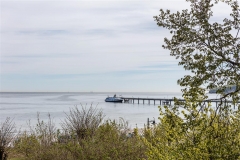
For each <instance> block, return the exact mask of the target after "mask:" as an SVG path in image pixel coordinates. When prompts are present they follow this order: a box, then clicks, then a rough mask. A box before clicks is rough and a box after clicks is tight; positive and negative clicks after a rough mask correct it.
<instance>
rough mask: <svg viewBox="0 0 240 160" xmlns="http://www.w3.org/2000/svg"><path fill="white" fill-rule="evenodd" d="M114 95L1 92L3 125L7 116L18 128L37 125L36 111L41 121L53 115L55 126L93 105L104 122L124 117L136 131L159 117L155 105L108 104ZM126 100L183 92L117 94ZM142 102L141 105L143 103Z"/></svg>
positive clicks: (0, 106) (171, 95)
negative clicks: (75, 111)
mask: <svg viewBox="0 0 240 160" xmlns="http://www.w3.org/2000/svg"><path fill="white" fill-rule="evenodd" d="M114 94H115V93H0V122H3V121H4V120H5V119H6V117H11V118H14V122H15V124H16V126H17V128H22V129H27V128H28V125H27V122H28V121H29V120H31V124H32V125H33V124H36V117H37V112H39V113H40V118H41V119H42V120H43V121H47V114H48V113H50V114H51V117H52V118H53V120H54V122H55V124H56V126H57V127H58V128H60V123H61V122H62V121H63V120H64V118H65V114H66V113H68V112H69V109H70V108H73V107H74V106H75V105H77V106H78V107H81V106H80V104H82V105H84V106H85V105H86V106H87V107H89V106H90V105H91V104H93V106H94V107H95V106H97V108H99V109H102V110H103V112H104V114H105V115H106V117H105V119H112V120H113V119H117V120H118V119H119V117H122V118H124V119H125V120H127V121H128V122H129V126H130V127H131V128H134V127H135V126H136V124H137V126H138V127H139V128H142V127H143V126H144V124H146V122H147V118H150V119H153V117H154V118H155V119H156V122H157V123H158V120H157V117H158V116H159V111H158V105H157V104H156V105H154V104H136V103H135V104H131V103H130V104H129V103H106V102H105V101H104V100H105V98H106V97H107V96H113V95H114ZM116 94H117V95H122V96H123V97H139V98H147V97H148V98H172V97H174V96H175V97H178V98H180V97H181V93H116ZM141 103H142V102H141ZM152 103H153V102H152Z"/></svg>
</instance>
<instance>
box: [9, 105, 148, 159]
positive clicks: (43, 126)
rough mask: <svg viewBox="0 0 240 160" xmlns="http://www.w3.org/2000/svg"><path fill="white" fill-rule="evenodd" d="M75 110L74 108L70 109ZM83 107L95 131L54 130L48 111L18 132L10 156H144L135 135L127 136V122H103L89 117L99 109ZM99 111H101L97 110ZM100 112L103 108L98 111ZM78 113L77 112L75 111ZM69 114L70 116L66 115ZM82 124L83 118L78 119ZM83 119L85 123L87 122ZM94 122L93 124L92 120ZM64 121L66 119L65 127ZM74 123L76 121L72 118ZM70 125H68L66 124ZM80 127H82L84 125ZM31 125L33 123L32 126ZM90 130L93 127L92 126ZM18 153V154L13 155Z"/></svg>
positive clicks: (85, 157)
mask: <svg viewBox="0 0 240 160" xmlns="http://www.w3.org/2000/svg"><path fill="white" fill-rule="evenodd" d="M71 111H72V112H73V111H76V110H74V109H72V110H71ZM92 111H93V110H92V108H91V107H90V108H89V109H87V108H84V109H83V110H78V113H81V116H83V117H84V119H87V120H88V122H91V123H90V124H91V125H88V129H90V130H91V126H94V133H91V134H86V136H84V137H81V138H79V137H78V135H77V134H76V133H77V132H76V130H68V131H70V132H65V131H66V130H63V132H61V131H60V130H55V129H54V128H55V126H54V124H53V123H52V119H51V118H50V115H49V120H48V122H44V121H41V120H40V118H39V114H38V122H37V125H36V126H35V127H34V129H31V133H30V134H27V132H25V133H24V134H22V135H19V137H18V139H17V140H16V142H15V144H14V147H13V149H12V156H11V157H13V158H16V157H18V158H21V159H22V160H23V159H25V160H73V159H89V160H91V159H93V160H94V159H116V160H122V159H124V160H125V159H133V160H134V159H143V158H146V156H145V151H146V147H145V146H144V144H143V143H142V141H139V139H138V137H137V136H136V134H137V132H136V131H135V136H132V137H129V136H128V132H130V129H129V128H128V123H127V122H126V121H124V120H123V119H122V118H120V120H119V122H117V121H115V120H114V121H111V120H108V121H106V122H104V123H102V124H99V123H98V122H100V121H94V122H93V121H92V120H94V119H97V118H98V116H99V115H100V114H99V113H98V111H99V110H96V109H95V110H94V111H95V112H94V115H93V114H89V113H93V112H92ZM100 112H101V111H100ZM101 114H102V112H101ZM78 115H79V114H78ZM68 118H69V117H68ZM78 122H80V123H81V124H79V125H82V121H78ZM88 122H86V121H84V124H89V123H88ZM95 122H96V124H93V123H95ZM66 125H67V123H65V127H66ZM75 125H77V123H76V122H75ZM68 127H69V128H70V127H71V126H68ZM83 127H85V126H84V125H83ZM31 128H32V127H31ZM50 128H51V129H50ZM91 131H92V130H91ZM16 155H17V156H16Z"/></svg>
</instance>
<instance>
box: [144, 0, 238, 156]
mask: <svg viewBox="0 0 240 160" xmlns="http://www.w3.org/2000/svg"><path fill="white" fill-rule="evenodd" d="M187 1H188V2H190V7H191V9H190V10H183V11H182V12H177V13H171V12H170V10H167V11H163V10H160V15H159V16H155V17H154V18H155V21H156V22H157V24H158V25H159V26H161V27H164V28H167V29H168V30H170V33H171V34H172V37H171V39H167V38H165V39H164V41H165V43H166V45H163V48H165V49H169V50H170V52H171V55H172V56H175V57H176V59H179V60H180V62H179V65H182V66H183V67H184V68H185V69H186V70H190V71H191V72H192V74H191V75H186V76H184V78H181V79H180V80H178V83H179V84H180V86H182V87H184V89H183V90H182V92H183V97H184V99H185V101H184V102H183V101H178V100H177V99H175V105H174V106H171V107H167V106H165V107H164V109H161V108H160V117H159V120H160V123H159V124H158V125H157V126H156V127H155V128H153V129H150V130H147V129H145V136H144V138H142V139H143V142H144V143H145V145H146V146H147V152H146V154H147V156H148V159H214V160H215V159H240V154H239V153H240V139H239V138H240V137H239V136H240V109H238V110H233V105H236V104H238V101H239V91H240V87H239V79H240V63H239V58H240V57H239V55H240V54H239V47H240V43H239V42H240V41H239V36H238V34H239V30H240V19H239V17H240V14H239V6H238V2H237V1H234V0H222V2H224V3H226V4H227V5H229V6H230V7H231V9H232V13H230V18H225V19H224V20H223V22H222V23H221V24H220V23H217V22H213V21H212V19H211V18H212V16H213V11H212V7H213V6H214V5H216V4H217V3H219V1H218V0H215V1H212V0H187ZM233 34H235V35H233ZM229 85H230V86H231V85H235V86H236V90H235V91H233V92H230V93H224V90H225V89H226V87H229ZM212 88H217V93H219V94H222V96H221V97H220V98H219V103H218V104H217V105H216V107H213V106H211V103H210V102H211V100H209V103H206V102H205V100H207V98H208V96H207V95H206V91H207V90H208V89H212ZM229 99H230V100H232V101H233V102H232V103H231V104H230V103H229V104H228V103H227V100H229ZM238 106H239V105H238ZM239 107H240V106H239Z"/></svg>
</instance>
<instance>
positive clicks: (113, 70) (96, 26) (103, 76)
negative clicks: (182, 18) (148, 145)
mask: <svg viewBox="0 0 240 160" xmlns="http://www.w3.org/2000/svg"><path fill="white" fill-rule="evenodd" d="M161 8H162V9H170V10H171V11H172V12H176V11H177V10H179V11H180V10H182V9H186V8H189V3H188V2H186V1H185V0H150V1H147V0H120V1H117V0H111V1H110V0H109V1H102V0H95V1H91V0H85V1H84V0H78V1H74V0H71V1H67V0H61V1H58V0H52V1H49V0H41V1H40V0H32V1H23V0H1V2H0V10H1V12H0V16H1V20H0V27H1V28H0V54H1V55H0V63H1V66H0V92H180V90H181V88H180V86H179V85H178V84H177V80H178V79H180V78H182V77H183V76H184V75H186V74H189V72H188V71H185V70H184V69H183V67H182V66H178V60H176V59H175V57H171V56H170V51H169V50H164V49H163V48H162V45H163V44H164V41H163V39H164V37H169V36H170V34H169V31H168V30H166V29H163V28H160V27H158V26H157V24H156V22H155V21H154V19H153V16H156V15H158V14H159V9H161ZM226 11H227V9H226V5H221V4H220V5H219V7H218V8H217V9H216V11H215V12H214V13H216V14H215V15H216V17H215V18H216V19H217V20H218V19H221V18H222V17H224V16H225V15H226V13H227V12H226Z"/></svg>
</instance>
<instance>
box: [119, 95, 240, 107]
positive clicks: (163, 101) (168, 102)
mask: <svg viewBox="0 0 240 160" xmlns="http://www.w3.org/2000/svg"><path fill="white" fill-rule="evenodd" d="M119 98H121V99H123V102H124V103H133V104H134V103H137V104H140V103H141V104H151V103H150V102H153V104H154V105H156V104H157V105H172V104H173V103H174V99H173V98H171V99H169V98H133V97H119ZM178 100H179V101H185V100H184V99H178ZM208 102H210V103H216V106H217V105H218V104H219V103H220V102H221V101H220V100H219V99H209V100H205V101H203V103H208ZM223 103H226V104H229V103H230V104H232V103H233V101H224V102H223ZM238 103H240V102H238ZM234 108H235V106H234Z"/></svg>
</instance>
